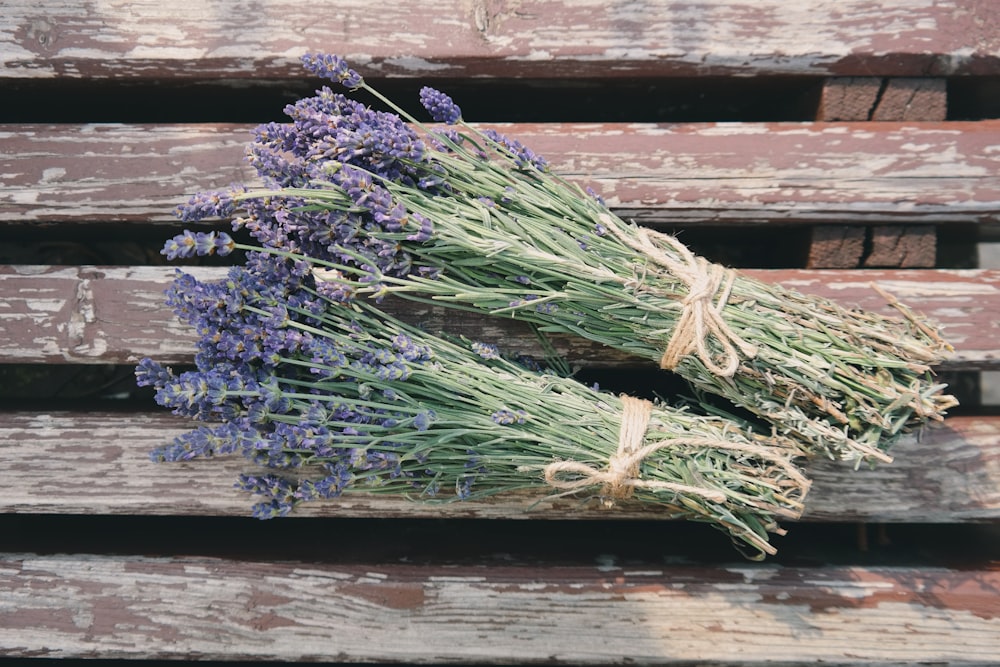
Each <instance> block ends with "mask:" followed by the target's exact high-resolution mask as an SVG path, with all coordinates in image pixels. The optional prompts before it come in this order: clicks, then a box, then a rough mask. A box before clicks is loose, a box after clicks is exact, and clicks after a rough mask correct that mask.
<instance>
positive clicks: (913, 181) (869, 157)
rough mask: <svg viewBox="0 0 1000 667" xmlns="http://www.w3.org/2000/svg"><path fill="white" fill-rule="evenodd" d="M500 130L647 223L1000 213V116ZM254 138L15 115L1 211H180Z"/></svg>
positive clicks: (130, 217)
mask: <svg viewBox="0 0 1000 667" xmlns="http://www.w3.org/2000/svg"><path fill="white" fill-rule="evenodd" d="M279 115H280V110H275V117H276V118H277V117H278V116H279ZM498 127H500V129H501V130H502V131H504V132H507V133H508V134H510V135H511V136H514V137H517V138H519V139H520V140H521V141H522V142H523V143H525V144H526V145H528V146H531V147H532V148H533V149H534V150H535V151H536V152H538V153H539V154H541V155H545V156H546V157H547V158H548V159H549V160H550V161H551V162H552V165H553V169H554V170H555V171H556V172H557V173H560V174H562V175H565V176H567V177H569V178H570V179H571V180H574V181H576V182H579V183H581V184H583V185H589V186H591V187H593V188H594V189H595V190H596V191H597V192H599V193H600V194H601V195H602V196H603V197H604V198H605V199H606V200H607V201H608V203H609V204H610V205H611V206H613V207H614V208H616V209H619V210H620V211H621V213H622V214H623V215H626V216H629V217H635V218H637V219H641V220H643V221H645V222H651V223H652V222H662V223H671V224H697V223H716V224H717V223H730V222H739V223H755V224H766V223H777V224H794V223H831V224H844V223H866V224H878V223H892V224H901V223H913V222H927V223H933V224H946V223H959V222H961V223H982V222H994V223H995V222H1000V150H998V147H1000V121H983V122H953V123H878V124H872V123H692V124H678V125H654V124H570V123H552V124H512V125H499V126H498ZM249 139H250V127H249V126H244V125H217V124H204V125H158V126H153V125H68V126H66V125H30V124H29V125H3V126H0V141H2V142H3V143H4V148H5V150H4V153H3V155H0V173H2V174H3V178H2V182H3V188H2V189H0V222H3V221H7V222H25V223H38V222H62V221H81V222H87V221H90V222H94V221H96V222H112V221H141V222H149V221H153V222H166V221H170V222H173V221H174V220H173V218H172V217H171V214H170V212H171V210H172V209H173V207H174V206H176V205H177V204H179V203H181V202H182V201H184V200H185V199H186V198H187V196H188V195H189V194H191V193H193V192H196V191H201V190H206V189H213V188H225V187H227V186H229V185H230V184H232V183H237V182H253V178H252V175H251V173H250V172H249V170H248V169H247V168H246V166H245V165H244V164H243V151H244V147H245V145H246V144H247V142H248V141H249Z"/></svg>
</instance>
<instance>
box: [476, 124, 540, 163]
mask: <svg viewBox="0 0 1000 667" xmlns="http://www.w3.org/2000/svg"><path fill="white" fill-rule="evenodd" d="M484 134H485V135H486V136H487V137H488V138H489V139H490V140H491V141H493V142H494V143H495V144H496V145H497V146H498V147H500V148H501V149H503V150H505V151H506V152H507V153H508V154H509V155H510V157H511V158H512V159H513V160H514V164H515V165H516V166H517V167H518V168H520V169H528V168H534V169H537V170H538V171H548V170H549V163H548V161H547V160H546V159H545V158H543V157H542V156H540V155H538V154H536V153H535V152H534V151H533V150H531V149H530V148H528V147H527V146H525V145H524V144H522V143H521V142H520V141H518V140H517V139H511V138H510V137H508V136H506V135H504V134H501V133H499V132H497V131H496V130H494V129H492V128H489V129H487V130H485V131H484Z"/></svg>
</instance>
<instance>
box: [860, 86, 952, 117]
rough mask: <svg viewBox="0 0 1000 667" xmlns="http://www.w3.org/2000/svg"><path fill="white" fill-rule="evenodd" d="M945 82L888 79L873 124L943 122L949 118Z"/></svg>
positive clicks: (880, 96) (873, 115) (873, 114)
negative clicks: (890, 121)
mask: <svg viewBox="0 0 1000 667" xmlns="http://www.w3.org/2000/svg"><path fill="white" fill-rule="evenodd" d="M947 100H948V98H947V90H946V86H945V80H944V79H941V78H938V79H918V78H893V79H888V80H887V81H886V82H885V85H884V87H883V89H882V91H881V94H880V95H879V99H878V102H877V104H876V105H875V107H874V109H873V110H872V114H871V120H877V121H885V120H944V119H945V118H946V117H947V115H948V106H947V104H948V102H947Z"/></svg>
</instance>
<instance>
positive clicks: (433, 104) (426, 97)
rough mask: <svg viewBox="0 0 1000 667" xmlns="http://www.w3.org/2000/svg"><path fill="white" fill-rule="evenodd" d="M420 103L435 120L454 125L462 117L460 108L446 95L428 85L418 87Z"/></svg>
mask: <svg viewBox="0 0 1000 667" xmlns="http://www.w3.org/2000/svg"><path fill="white" fill-rule="evenodd" d="M420 103H421V104H422V105H423V106H424V108H425V109H427V113H429V114H430V115H431V118H433V119H434V120H435V122H438V123H447V124H448V125H454V124H455V123H457V122H458V121H459V120H460V119H461V118H462V110H461V109H460V108H458V105H457V104H455V102H454V101H452V99H451V98H450V97H449V96H448V95H446V94H444V93H442V92H441V91H440V90H435V89H434V88H431V87H429V86H424V87H423V88H421V89H420Z"/></svg>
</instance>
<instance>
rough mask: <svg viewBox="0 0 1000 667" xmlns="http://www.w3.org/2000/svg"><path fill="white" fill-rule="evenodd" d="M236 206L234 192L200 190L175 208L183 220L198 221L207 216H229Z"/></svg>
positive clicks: (175, 211)
mask: <svg viewBox="0 0 1000 667" xmlns="http://www.w3.org/2000/svg"><path fill="white" fill-rule="evenodd" d="M235 208H236V203H235V202H234V201H233V194H232V192H219V191H215V192H200V193H198V194H196V195H194V196H192V197H191V198H190V199H189V200H188V202H187V203H186V204H182V205H181V206H178V207H177V208H176V209H174V215H176V216H177V217H178V218H180V219H181V220H182V221H183V222H197V221H198V220H204V219H205V218H228V217H230V216H231V215H232V214H233V211H234V210H235Z"/></svg>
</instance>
